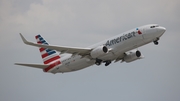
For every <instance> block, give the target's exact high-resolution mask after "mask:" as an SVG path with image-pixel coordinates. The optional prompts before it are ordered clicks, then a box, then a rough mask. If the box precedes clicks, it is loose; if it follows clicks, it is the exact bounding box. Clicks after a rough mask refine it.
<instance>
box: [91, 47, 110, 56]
mask: <svg viewBox="0 0 180 101" xmlns="http://www.w3.org/2000/svg"><path fill="white" fill-rule="evenodd" d="M106 53H108V48H107V47H106V46H99V47H96V48H94V49H93V50H92V51H91V53H90V55H91V57H92V58H98V57H100V56H102V55H104V54H106Z"/></svg>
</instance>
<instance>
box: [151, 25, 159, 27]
mask: <svg viewBox="0 0 180 101" xmlns="http://www.w3.org/2000/svg"><path fill="white" fill-rule="evenodd" d="M155 27H159V26H158V25H156V26H150V28H155Z"/></svg>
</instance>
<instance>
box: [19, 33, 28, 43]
mask: <svg viewBox="0 0 180 101" xmlns="http://www.w3.org/2000/svg"><path fill="white" fill-rule="evenodd" d="M19 35H20V36H21V39H22V40H23V42H24V43H25V44H27V42H28V41H27V40H26V39H25V38H24V36H23V35H22V34H21V33H19Z"/></svg>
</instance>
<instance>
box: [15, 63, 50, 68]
mask: <svg viewBox="0 0 180 101" xmlns="http://www.w3.org/2000/svg"><path fill="white" fill-rule="evenodd" d="M15 65H20V66H27V67H34V68H39V69H44V68H47V67H48V66H49V65H42V64H24V63H15Z"/></svg>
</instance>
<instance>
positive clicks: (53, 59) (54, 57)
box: [44, 55, 60, 64]
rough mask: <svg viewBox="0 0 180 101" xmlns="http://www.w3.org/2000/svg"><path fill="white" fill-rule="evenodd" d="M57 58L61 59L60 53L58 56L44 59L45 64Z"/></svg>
mask: <svg viewBox="0 0 180 101" xmlns="http://www.w3.org/2000/svg"><path fill="white" fill-rule="evenodd" d="M57 59H60V56H59V55H58V56H55V57H53V58H51V59H49V60H46V61H44V64H48V63H50V62H52V61H54V60H57Z"/></svg>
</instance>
